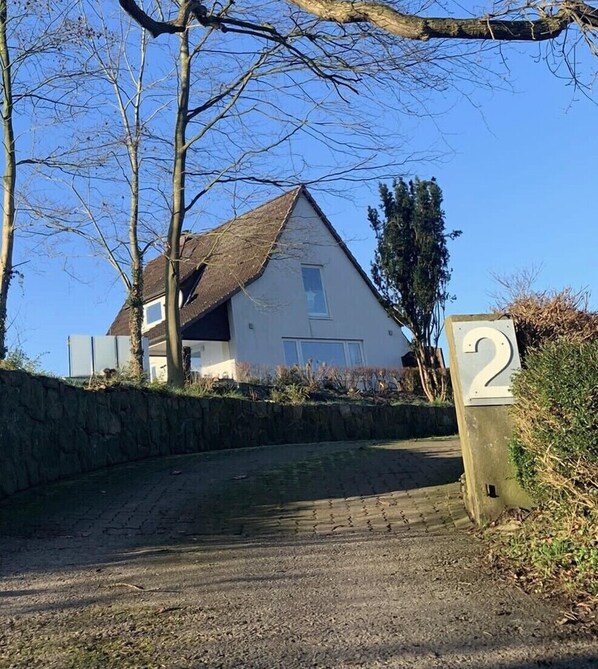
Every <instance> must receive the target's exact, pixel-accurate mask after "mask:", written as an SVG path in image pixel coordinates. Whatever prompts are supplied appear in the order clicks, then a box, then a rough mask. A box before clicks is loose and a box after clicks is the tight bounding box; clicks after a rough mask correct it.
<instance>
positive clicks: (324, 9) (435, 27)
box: [119, 0, 598, 42]
mask: <svg viewBox="0 0 598 669" xmlns="http://www.w3.org/2000/svg"><path fill="white" fill-rule="evenodd" d="M288 1H289V2H290V3H292V4H294V5H296V6H297V7H299V8H300V9H302V10H303V11H304V12H307V13H308V14H311V15H312V16H315V17H317V18H319V19H322V20H324V21H332V22H334V23H338V24H351V23H353V24H359V23H363V24H370V25H373V26H376V27H377V28H380V29H381V30H383V31H385V32H387V33H390V34H392V35H396V36H398V37H402V38H404V39H411V40H419V41H427V40H430V39H465V40H496V41H518V40H519V41H533V42H538V41H544V40H550V39H554V38H555V37H558V36H559V35H560V34H561V33H562V32H563V31H564V30H565V29H566V28H567V27H568V26H569V25H571V24H573V23H575V24H577V25H578V26H579V27H580V28H581V29H582V30H584V29H585V30H596V29H597V28H598V10H597V9H595V8H594V7H592V6H591V5H587V4H585V3H584V2H575V1H574V2H568V1H565V2H562V3H560V6H559V9H558V11H557V12H555V13H554V14H544V15H540V16H538V18H530V19H515V20H511V19H500V18H492V17H491V16H481V17H478V18H472V19H460V18H453V17H425V16H418V15H417V14H405V13H402V12H399V11H398V10H396V9H394V8H393V7H391V6H390V5H386V4H383V3H377V2H348V1H347V0H288ZM119 4H120V6H121V7H122V8H123V9H124V10H125V12H127V13H128V14H129V15H130V16H131V17H132V18H133V19H134V20H135V21H137V23H139V24H140V25H141V26H142V27H144V28H145V29H146V30H148V31H149V32H150V33H151V35H153V36H154V37H157V36H158V35H161V34H163V33H170V34H173V33H180V32H182V31H184V30H185V29H186V27H187V25H188V23H189V20H190V19H191V18H195V19H196V20H197V21H198V22H199V24H200V25H204V26H211V27H215V28H219V29H223V30H226V29H227V28H228V29H231V30H232V29H233V26H236V27H237V28H239V27H241V26H243V27H245V28H246V29H247V28H249V27H250V26H251V27H252V28H253V29H255V30H257V31H258V32H259V33H260V34H262V35H263V36H268V37H270V39H271V38H272V36H273V35H276V30H275V29H273V28H271V27H265V26H261V25H259V24H255V25H252V24H249V23H247V22H245V21H239V20H234V19H230V18H224V17H222V16H216V15H209V14H208V12H207V10H206V8H205V7H204V6H203V5H202V4H201V2H200V1H199V0H183V1H182V2H181V5H180V9H179V12H178V14H177V16H176V18H175V19H173V20H171V21H156V20H155V19H153V18H152V17H151V16H150V15H149V14H147V13H146V12H145V11H143V9H141V7H140V6H139V5H138V4H137V2H136V1H135V0H119ZM268 33H269V34H268Z"/></svg>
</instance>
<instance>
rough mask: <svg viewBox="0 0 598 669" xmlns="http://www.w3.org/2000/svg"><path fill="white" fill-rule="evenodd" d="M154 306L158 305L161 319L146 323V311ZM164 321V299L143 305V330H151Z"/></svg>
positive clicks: (160, 298)
mask: <svg viewBox="0 0 598 669" xmlns="http://www.w3.org/2000/svg"><path fill="white" fill-rule="evenodd" d="M155 304H159V305H160V311H161V313H162V318H161V319H160V320H159V321H152V322H151V323H148V322H147V310H148V309H149V308H150V307H153V306H154V305H155ZM165 319H166V299H165V298H164V297H159V298H158V299H156V300H152V301H151V302H146V303H145V304H144V305H143V328H142V329H143V330H144V331H145V330H149V329H150V328H153V327H154V326H155V325H158V324H159V323H162V322H164V320H165Z"/></svg>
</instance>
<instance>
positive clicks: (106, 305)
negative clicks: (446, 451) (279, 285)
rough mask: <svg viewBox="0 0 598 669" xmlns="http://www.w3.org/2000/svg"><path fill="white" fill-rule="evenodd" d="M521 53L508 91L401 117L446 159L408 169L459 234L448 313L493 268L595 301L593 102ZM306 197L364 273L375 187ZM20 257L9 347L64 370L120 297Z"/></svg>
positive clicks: (99, 274) (99, 269) (81, 271)
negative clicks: (434, 195)
mask: <svg viewBox="0 0 598 669" xmlns="http://www.w3.org/2000/svg"><path fill="white" fill-rule="evenodd" d="M521 51H522V50H521V49H518V48H514V49H513V50H512V51H507V53H508V54H509V56H508V57H509V67H510V70H511V73H512V78H511V85H512V87H513V89H514V90H507V89H505V90H495V91H493V92H491V91H488V90H480V91H478V92H477V93H476V94H475V96H474V99H475V103H476V105H477V107H476V106H474V105H473V104H472V103H471V102H470V101H469V100H468V99H465V98H461V99H460V100H458V101H456V102H455V101H454V98H451V99H450V100H448V99H447V101H446V102H445V103H443V101H442V100H441V99H439V98H437V99H436V102H435V103H434V105H436V106H435V108H437V109H444V108H445V107H450V109H449V110H448V111H446V112H445V113H443V114H442V115H440V116H439V117H438V118H436V119H434V121H433V122H432V121H431V120H430V119H425V118H419V119H418V118H413V117H412V118H407V119H405V120H404V125H403V128H402V132H403V134H404V135H405V136H406V137H407V138H408V140H409V141H408V147H410V148H412V149H413V150H418V149H419V148H422V147H427V146H435V147H441V149H442V151H443V152H444V153H445V155H444V156H443V158H442V159H440V160H438V161H436V162H430V161H425V162H422V163H421V164H419V165H413V164H412V165H411V166H410V171H411V174H413V175H418V176H420V177H421V178H429V177H431V176H435V177H436V178H437V180H438V182H439V184H440V186H441V188H442V189H443V192H444V208H445V212H446V224H447V228H449V229H453V228H457V229H460V230H462V231H463V235H462V236H461V237H460V238H459V239H457V240H456V241H455V242H453V243H452V245H451V256H452V260H451V264H452V267H453V280H452V282H451V286H450V288H451V291H452V292H453V293H455V294H456V295H457V300H456V302H455V303H453V304H452V305H450V307H449V312H450V313H479V312H484V311H486V310H487V309H488V307H489V305H490V304H491V303H492V297H491V294H492V293H493V292H495V291H496V284H495V281H494V280H493V278H492V274H493V273H497V274H501V275H504V274H510V273H512V272H515V271H517V270H521V269H525V268H528V269H529V268H530V267H532V266H535V267H541V271H540V274H539V278H538V282H537V287H538V288H540V289H543V288H557V289H558V288H562V287H565V286H572V287H573V288H584V287H586V288H589V289H590V290H591V291H593V292H594V296H593V299H592V306H593V308H597V305H598V285H597V284H598V261H597V259H596V256H597V254H598V220H597V219H598V214H597V207H596V200H595V192H596V168H595V165H596V160H597V158H598V135H597V133H596V132H595V126H596V119H597V118H598V107H597V106H596V105H595V104H594V102H592V101H591V100H588V99H586V98H585V97H583V96H582V95H580V94H576V93H575V91H574V90H573V89H572V87H571V86H568V85H567V82H566V81H563V80H561V79H558V78H556V77H555V76H554V75H552V74H551V73H550V72H549V70H548V68H547V67H546V65H545V64H544V63H542V62H540V63H538V62H536V59H534V58H533V57H531V56H530V55H525V54H524V53H520V52H521ZM441 135H442V137H444V140H441V139H440V137H441ZM443 142H444V143H443ZM404 173H405V170H404V168H398V169H397V174H404ZM407 176H408V175H407ZM312 192H313V193H314V195H315V197H316V199H317V200H318V202H319V204H320V205H321V207H322V209H323V210H324V212H325V213H326V214H327V216H328V217H329V219H330V220H331V221H332V223H333V225H335V227H336V228H337V229H338V230H339V232H340V233H341V234H342V235H343V237H344V238H345V239H347V240H348V242H349V246H350V248H351V250H352V251H353V253H354V254H355V255H356V257H357V259H358V260H359V262H360V263H361V264H362V265H363V266H364V267H365V268H366V269H369V264H370V261H371V258H372V255H373V247H374V245H373V236H372V234H371V232H370V230H369V228H368V224H367V216H366V210H367V206H368V205H373V204H377V201H378V195H377V187H376V184H375V183H367V182H366V183H364V184H362V185H355V184H354V185H352V186H351V195H352V197H351V198H348V197H347V196H346V195H344V196H338V195H334V194H333V193H327V192H326V191H325V190H322V189H318V188H315V189H313V191H312ZM17 243H18V240H17ZM27 260H28V261H29V262H28V263H27V265H24V266H23V267H22V269H23V271H24V272H25V278H24V281H23V282H22V285H21V284H20V283H19V282H18V281H15V282H14V283H13V288H12V293H11V297H10V317H11V321H12V326H11V330H10V332H9V344H12V345H13V346H14V345H15V344H16V345H19V346H21V347H22V348H23V349H24V350H25V351H26V353H27V354H28V355H29V356H30V357H33V358H36V357H38V356H39V359H40V363H41V366H42V367H43V368H44V369H45V370H47V371H50V372H53V373H57V374H60V375H63V374H66V372H67V346H66V339H67V336H68V335H69V334H104V333H105V332H106V329H107V328H108V326H109V325H110V323H111V321H112V319H113V317H114V316H115V314H116V312H117V311H118V309H119V307H120V305H121V303H122V301H123V297H124V293H123V290H122V288H121V286H120V284H119V283H118V282H117V280H116V279H115V275H114V273H113V271H112V270H111V269H110V268H109V267H108V266H107V265H106V264H104V263H102V262H101V261H99V260H97V259H92V258H89V259H85V258H80V259H79V260H77V268H78V269H77V277H76V278H75V277H73V276H72V275H71V274H70V273H69V272H67V271H66V270H65V258H64V257H62V256H61V255H60V253H59V252H57V255H56V256H55V257H51V258H48V256H47V255H45V254H41V253H40V254H37V253H30V254H29V256H28V258H27Z"/></svg>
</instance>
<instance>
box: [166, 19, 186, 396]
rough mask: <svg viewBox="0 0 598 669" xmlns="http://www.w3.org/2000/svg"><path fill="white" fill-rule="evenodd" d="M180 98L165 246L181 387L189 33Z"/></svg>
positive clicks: (169, 338)
mask: <svg viewBox="0 0 598 669" xmlns="http://www.w3.org/2000/svg"><path fill="white" fill-rule="evenodd" d="M179 68H180V71H179V98H178V108H177V115H176V126H175V135H174V165H173V171H172V213H171V216H170V226H169V228H168V238H167V246H166V271H165V277H164V279H165V286H166V364H167V369H168V383H169V384H170V385H173V386H177V387H181V386H183V385H184V383H185V370H184V365H183V340H182V337H181V315H180V310H179V290H180V281H179V276H180V245H181V232H182V230H183V225H184V222H185V176H186V175H185V166H186V159H187V147H186V130H187V114H188V111H189V75H190V59H189V35H188V32H187V31H186V30H185V32H183V33H181V35H180V48H179Z"/></svg>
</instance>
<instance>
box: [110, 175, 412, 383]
mask: <svg viewBox="0 0 598 669" xmlns="http://www.w3.org/2000/svg"><path fill="white" fill-rule="evenodd" d="M181 247H182V251H181V268H180V270H181V271H180V276H181V295H180V304H181V331H182V337H183V345H184V346H186V347H189V348H190V349H191V365H192V370H194V371H198V372H201V373H202V374H203V375H209V376H216V377H221V378H235V377H236V373H237V365H238V364H239V363H248V364H250V365H252V366H254V367H257V368H260V369H262V370H264V369H265V368H269V369H271V370H272V369H274V368H275V367H276V366H277V365H293V364H305V363H306V362H307V361H311V363H312V365H320V364H321V363H326V364H327V365H333V366H335V367H361V366H368V367H379V368H382V367H385V368H397V367H402V364H401V357H402V356H403V355H405V354H406V353H407V352H408V350H409V342H408V341H407V339H406V337H405V336H404V334H403V333H402V331H401V328H400V326H399V325H398V324H397V322H396V321H395V320H393V319H392V318H390V317H389V316H388V314H387V313H386V311H385V310H384V308H383V307H382V306H381V304H380V302H379V295H378V293H377V291H376V289H375V288H374V286H373V285H372V283H371V281H370V279H369V278H368V276H367V274H366V273H365V272H364V271H363V269H362V268H361V267H360V266H359V264H358V263H357V261H356V260H355V258H354V257H353V255H352V254H351V252H350V251H349V249H348V248H347V247H346V245H345V244H344V242H343V241H342V240H341V238H340V237H339V235H338V233H337V232H336V230H335V229H334V228H333V227H332V224H331V223H330V222H329V221H328V219H327V218H326V217H325V216H324V214H323V213H322V211H321V210H320V208H319V207H318V205H317V204H316V202H315V200H314V199H313V197H312V196H311V195H310V193H309V192H308V190H307V189H306V188H305V187H304V186H301V187H298V188H295V189H294V190H292V191H290V192H288V193H285V194H284V195H281V196H279V197H277V198H275V199H273V200H271V201H269V202H267V203H266V204H263V205H261V206H260V207H257V208H256V209H253V210H252V211H250V212H248V213H246V214H243V215H241V216H239V217H237V218H235V219H233V220H231V221H228V222H227V223H224V224H223V225H221V226H219V227H217V228H215V229H213V230H210V231H208V232H205V233H203V234H199V235H191V234H188V235H184V237H183V238H182V240H181ZM164 263H165V260H164V258H163V257H160V258H157V259H155V260H153V261H152V262H150V263H148V265H147V267H146V269H145V274H144V279H145V287H144V299H145V311H144V326H143V334H144V336H145V337H147V338H148V340H149V346H150V367H151V370H152V378H160V377H163V375H164V373H165V365H166V357H165V355H166V345H165V337H166V331H165V322H164V316H165V308H164V307H165V298H164ZM128 318H129V315H128V307H127V306H126V305H124V306H123V307H122V309H121V310H120V312H119V314H118V315H117V317H116V319H115V321H114V323H113V324H112V326H111V327H110V330H109V331H108V334H109V335H127V334H129V332H128Z"/></svg>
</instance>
